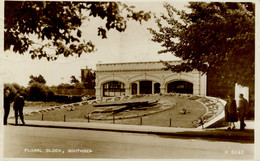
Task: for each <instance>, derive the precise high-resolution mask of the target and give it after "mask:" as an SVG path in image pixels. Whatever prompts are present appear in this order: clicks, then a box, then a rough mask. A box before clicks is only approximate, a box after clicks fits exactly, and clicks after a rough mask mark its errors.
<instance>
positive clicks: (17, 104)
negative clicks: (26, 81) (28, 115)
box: [14, 91, 25, 125]
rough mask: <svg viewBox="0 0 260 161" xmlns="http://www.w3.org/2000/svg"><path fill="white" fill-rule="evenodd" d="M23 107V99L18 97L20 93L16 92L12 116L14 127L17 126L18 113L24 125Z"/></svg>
mask: <svg viewBox="0 0 260 161" xmlns="http://www.w3.org/2000/svg"><path fill="white" fill-rule="evenodd" d="M23 106H24V98H23V96H21V95H20V92H19V91H18V92H17V95H16V97H15V99H14V115H15V125H17V124H18V113H19V116H20V119H21V121H22V123H23V125H24V124H25V122H24V118H23Z"/></svg>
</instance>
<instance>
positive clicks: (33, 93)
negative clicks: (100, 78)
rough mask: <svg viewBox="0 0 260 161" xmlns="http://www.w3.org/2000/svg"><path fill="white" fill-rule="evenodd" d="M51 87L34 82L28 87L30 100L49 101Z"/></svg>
mask: <svg viewBox="0 0 260 161" xmlns="http://www.w3.org/2000/svg"><path fill="white" fill-rule="evenodd" d="M49 92H50V90H49V88H48V87H47V86H45V85H44V84H42V83H39V82H33V83H31V84H30V86H29V87H28V100H30V101H44V102H45V101H47V100H48V93H49Z"/></svg>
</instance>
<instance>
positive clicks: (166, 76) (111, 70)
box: [95, 61, 207, 98]
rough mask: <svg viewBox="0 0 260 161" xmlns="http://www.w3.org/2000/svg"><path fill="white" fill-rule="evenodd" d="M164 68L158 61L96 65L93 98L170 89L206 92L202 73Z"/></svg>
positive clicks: (158, 91) (198, 93)
mask: <svg viewBox="0 0 260 161" xmlns="http://www.w3.org/2000/svg"><path fill="white" fill-rule="evenodd" d="M169 63H170V64H178V63H181V61H170V62H169ZM164 67H165V66H164V65H163V64H162V63H161V62H129V63H113V64H112V63H111V64H97V65H96V71H95V73H96V81H95V82H96V86H95V89H96V98H101V97H112V96H125V95H136V94H137V95H138V94H156V93H161V94H166V93H173V92H176V93H189V94H194V95H202V96H205V95H206V88H207V78H206V75H202V73H201V72H199V71H195V70H194V71H192V72H188V73H185V72H182V73H174V72H172V71H165V70H164V69H163V68H164Z"/></svg>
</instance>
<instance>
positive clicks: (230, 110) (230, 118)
mask: <svg viewBox="0 0 260 161" xmlns="http://www.w3.org/2000/svg"><path fill="white" fill-rule="evenodd" d="M227 97H228V101H227V103H226V106H225V121H226V122H228V129H235V123H234V122H237V121H238V118H237V105H236V101H235V100H234V99H233V97H232V95H231V94H229V95H228V96H227ZM232 125H233V126H232Z"/></svg>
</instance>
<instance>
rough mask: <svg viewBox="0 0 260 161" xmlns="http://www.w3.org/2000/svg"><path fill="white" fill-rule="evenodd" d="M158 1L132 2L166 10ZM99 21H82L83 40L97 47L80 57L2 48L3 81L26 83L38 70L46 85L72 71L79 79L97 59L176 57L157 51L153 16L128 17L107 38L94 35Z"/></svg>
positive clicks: (62, 79) (61, 80)
mask: <svg viewBox="0 0 260 161" xmlns="http://www.w3.org/2000/svg"><path fill="white" fill-rule="evenodd" d="M162 4H163V3H161V2H142V3H140V2H135V3H131V4H129V5H134V6H135V7H136V9H141V10H144V11H149V10H151V11H152V12H155V13H156V14H158V15H159V14H160V13H161V12H166V11H165V9H164V8H163V5H162ZM174 5H175V7H176V8H179V9H184V8H183V6H184V3H174ZM101 23H102V21H101V20H99V19H92V20H91V21H90V22H88V23H84V24H83V25H82V31H83V32H82V35H83V36H85V37H84V38H86V40H91V41H92V42H93V43H94V44H95V46H96V48H97V51H95V52H93V53H85V54H82V55H81V57H76V56H73V57H69V58H64V57H63V56H60V57H59V58H58V59H57V60H56V61H47V60H45V59H44V58H43V59H41V60H38V59H34V60H32V59H31V58H30V55H29V54H27V53H25V54H24V55H20V54H18V53H13V52H11V51H6V52H4V53H3V54H1V55H0V58H1V61H0V65H1V68H0V69H1V71H0V72H1V74H2V81H3V82H4V83H18V84H19V85H22V86H25V87H26V86H28V82H29V80H30V79H29V76H30V75H33V76H38V75H39V74H41V75H42V76H43V77H44V78H45V80H46V84H47V85H48V86H51V85H58V84H60V83H69V82H70V77H71V76H72V75H74V76H76V78H78V79H79V80H80V74H81V69H85V68H86V66H88V68H91V69H94V70H95V67H96V64H97V63H119V62H139V61H141V62H145V61H159V60H178V58H176V57H174V56H173V55H172V54H170V53H167V54H158V51H159V50H161V49H162V48H161V46H160V45H159V44H158V43H155V42H152V41H151V38H152V35H151V34H150V33H149V31H148V30H147V28H148V27H151V28H156V24H155V22H154V19H151V20H150V21H148V22H143V23H142V24H140V23H139V22H134V21H129V22H128V26H127V29H126V31H125V32H122V33H119V32H117V31H109V32H108V35H107V36H108V39H101V37H98V36H97V27H98V26H100V24H101Z"/></svg>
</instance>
